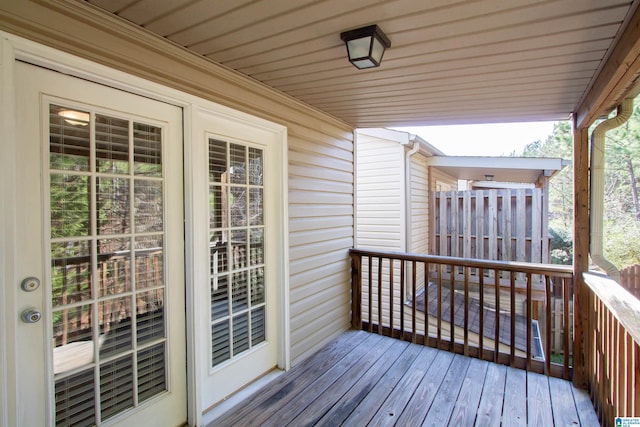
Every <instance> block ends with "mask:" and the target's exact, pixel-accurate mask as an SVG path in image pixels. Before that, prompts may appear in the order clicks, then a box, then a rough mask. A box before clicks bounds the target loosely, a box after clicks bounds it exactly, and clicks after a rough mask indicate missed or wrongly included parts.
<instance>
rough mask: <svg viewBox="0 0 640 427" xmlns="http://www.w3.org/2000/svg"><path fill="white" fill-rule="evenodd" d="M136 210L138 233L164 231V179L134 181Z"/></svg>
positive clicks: (135, 219)
mask: <svg viewBox="0 0 640 427" xmlns="http://www.w3.org/2000/svg"><path fill="white" fill-rule="evenodd" d="M133 195H134V199H133V200H134V202H133V203H134V205H133V207H134V212H135V218H134V221H135V224H136V233H148V232H153V231H162V227H163V224H162V211H163V205H162V181H157V180H147V179H136V180H135V181H134V190H133Z"/></svg>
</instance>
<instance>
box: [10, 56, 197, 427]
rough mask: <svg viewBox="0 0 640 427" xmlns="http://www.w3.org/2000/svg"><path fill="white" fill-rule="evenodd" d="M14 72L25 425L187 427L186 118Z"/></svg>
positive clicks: (70, 82) (29, 69)
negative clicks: (183, 152) (183, 134)
mask: <svg viewBox="0 0 640 427" xmlns="http://www.w3.org/2000/svg"><path fill="white" fill-rule="evenodd" d="M15 66H16V73H15V75H16V111H17V119H18V123H17V142H16V147H17V149H16V150H17V152H16V156H17V164H16V169H17V170H18V171H19V172H18V174H19V176H18V179H17V183H18V184H17V185H18V187H17V189H16V192H17V194H18V195H19V196H18V197H17V206H16V207H15V211H16V212H17V213H18V215H17V234H18V236H19V239H18V242H19V243H18V245H17V248H16V254H17V257H16V272H17V274H19V277H21V278H23V279H24V280H23V282H22V286H21V289H19V290H18V291H17V293H16V302H17V307H18V310H19V311H20V312H21V313H22V316H21V320H20V321H19V322H18V324H17V326H16V335H17V337H16V343H17V348H16V359H17V365H18V369H17V373H16V378H17V381H16V382H17V385H16V387H17V391H18V393H17V402H18V403H17V405H18V414H17V415H18V420H17V421H18V425H24V426H36V425H37V426H41V425H42V426H44V425H47V426H51V425H60V426H62V425H110V424H115V423H123V424H126V425H166V426H175V425H182V424H184V423H186V420H187V396H186V382H187V380H186V377H187V375H186V340H185V279H184V227H183V220H184V214H183V203H184V199H183V185H182V183H183V174H182V158H183V156H182V150H183V145H182V110H181V109H180V108H178V107H175V106H171V105H168V104H164V103H161V102H157V101H153V100H149V99H147V98H143V97H140V96H136V95H133V94H130V93H126V92H122V91H119V90H115V89H111V88H108V87H105V86H101V85H98V84H95V83H90V82H87V81H84V80H81V79H76V78H73V77H69V76H65V75H62V74H59V73H56V72H53V71H49V70H45V69H42V68H38V67H35V66H32V65H27V64H23V63H16V65H15Z"/></svg>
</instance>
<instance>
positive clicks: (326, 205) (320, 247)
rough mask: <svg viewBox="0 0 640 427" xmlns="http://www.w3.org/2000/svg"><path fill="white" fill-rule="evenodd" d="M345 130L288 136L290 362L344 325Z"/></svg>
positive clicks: (348, 158)
mask: <svg viewBox="0 0 640 427" xmlns="http://www.w3.org/2000/svg"><path fill="white" fill-rule="evenodd" d="M351 135H352V134H350V133H349V134H348V135H335V134H334V135H330V134H322V133H318V132H314V131H312V130H311V129H309V130H308V132H306V133H305V135H297V134H294V135H292V134H290V135H289V250H290V253H289V258H290V263H289V274H290V304H291V305H290V310H291V311H290V316H291V354H292V360H293V362H295V361H297V360H300V359H303V358H305V357H306V356H308V355H310V354H312V353H313V352H315V351H316V350H317V349H318V348H319V347H320V346H321V345H322V344H324V343H325V342H326V340H327V337H332V336H334V335H336V332H337V331H343V330H345V329H347V328H348V327H349V322H350V317H349V316H350V301H351V295H350V289H351V288H350V280H351V276H350V260H349V257H348V250H349V249H350V248H351V247H352V246H353V144H352V142H351V141H350V140H348V139H347V137H351Z"/></svg>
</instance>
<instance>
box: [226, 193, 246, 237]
mask: <svg viewBox="0 0 640 427" xmlns="http://www.w3.org/2000/svg"><path fill="white" fill-rule="evenodd" d="M229 191H230V192H231V196H230V200H231V206H230V211H231V212H230V215H231V226H232V227H243V226H246V225H247V187H245V186H237V185H234V186H231V187H229Z"/></svg>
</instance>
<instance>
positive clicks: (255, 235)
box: [249, 227, 264, 265]
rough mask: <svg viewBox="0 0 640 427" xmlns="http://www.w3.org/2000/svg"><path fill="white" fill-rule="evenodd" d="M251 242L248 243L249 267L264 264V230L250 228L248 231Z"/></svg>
mask: <svg viewBox="0 0 640 427" xmlns="http://www.w3.org/2000/svg"><path fill="white" fill-rule="evenodd" d="M249 234H250V236H251V241H250V242H249V248H250V249H249V251H250V253H249V262H250V264H251V265H258V264H263V263H264V228H262V227H259V228H251V229H250V230H249Z"/></svg>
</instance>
